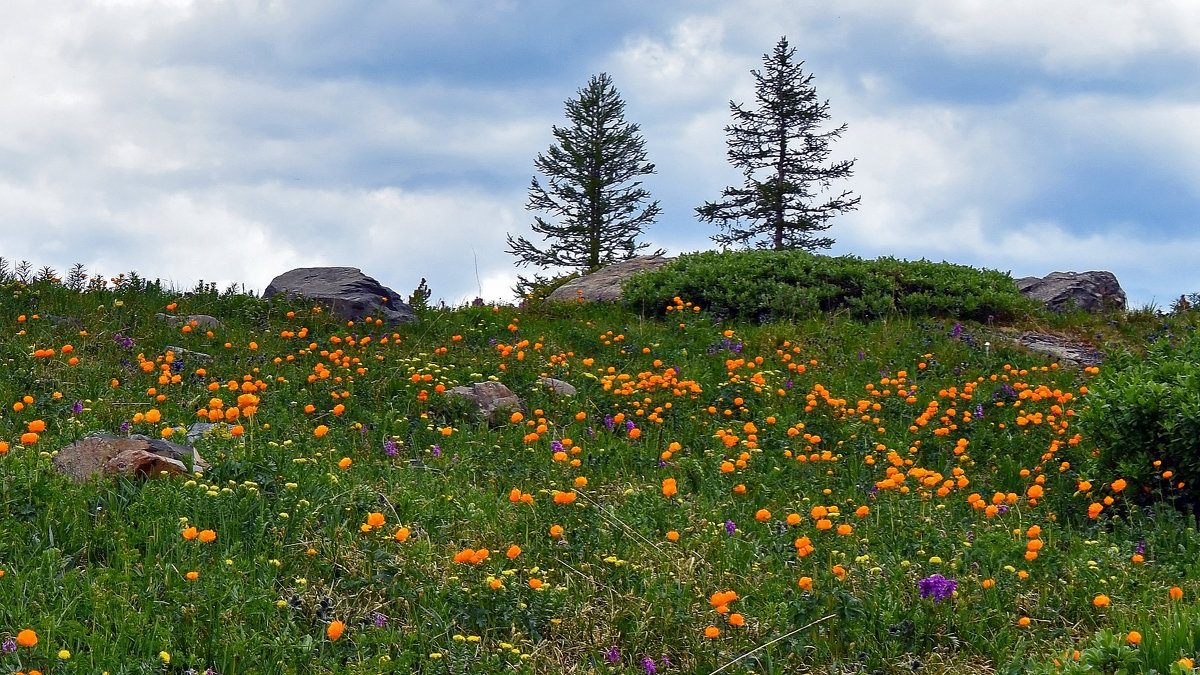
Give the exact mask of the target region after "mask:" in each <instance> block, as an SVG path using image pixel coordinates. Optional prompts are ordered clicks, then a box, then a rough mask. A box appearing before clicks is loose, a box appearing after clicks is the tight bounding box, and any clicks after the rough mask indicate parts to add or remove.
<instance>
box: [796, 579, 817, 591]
mask: <svg viewBox="0 0 1200 675" xmlns="http://www.w3.org/2000/svg"><path fill="white" fill-rule="evenodd" d="M797 585H798V586H800V588H802V589H803V590H806V591H811V590H812V585H813V580H812V577H800V581H799V582H798V583H797Z"/></svg>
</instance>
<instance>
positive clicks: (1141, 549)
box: [1134, 541, 1146, 555]
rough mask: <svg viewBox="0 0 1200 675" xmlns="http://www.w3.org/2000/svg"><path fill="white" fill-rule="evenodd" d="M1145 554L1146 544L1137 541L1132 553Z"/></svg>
mask: <svg viewBox="0 0 1200 675" xmlns="http://www.w3.org/2000/svg"><path fill="white" fill-rule="evenodd" d="M1145 552H1146V542H1144V541H1139V542H1138V543H1137V547H1136V549H1135V550H1134V553H1137V554H1138V555H1143V554H1144V553H1145Z"/></svg>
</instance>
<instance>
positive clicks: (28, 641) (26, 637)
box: [17, 628, 38, 647]
mask: <svg viewBox="0 0 1200 675" xmlns="http://www.w3.org/2000/svg"><path fill="white" fill-rule="evenodd" d="M37 642H38V638H37V633H35V632H33V631H32V630H30V629H28V628H26V629H25V630H23V631H21V632H20V633H17V644H19V645H21V646H22V647H32V646H34V645H36V644H37Z"/></svg>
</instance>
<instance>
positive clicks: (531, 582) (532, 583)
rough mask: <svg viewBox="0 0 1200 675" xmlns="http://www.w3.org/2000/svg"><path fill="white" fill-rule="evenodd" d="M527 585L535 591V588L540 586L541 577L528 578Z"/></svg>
mask: <svg viewBox="0 0 1200 675" xmlns="http://www.w3.org/2000/svg"><path fill="white" fill-rule="evenodd" d="M529 587H530V588H532V589H533V590H535V591H536V590H537V589H539V588H541V587H542V580H541V579H530V580H529Z"/></svg>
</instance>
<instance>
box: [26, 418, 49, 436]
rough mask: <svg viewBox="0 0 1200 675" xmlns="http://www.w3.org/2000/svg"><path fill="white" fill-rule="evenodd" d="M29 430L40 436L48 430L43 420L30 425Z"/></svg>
mask: <svg viewBox="0 0 1200 675" xmlns="http://www.w3.org/2000/svg"><path fill="white" fill-rule="evenodd" d="M29 430H30V431H32V432H34V433H39V434H40V433H42V432H43V431H45V430H46V423H45V422H44V421H42V420H34V421H32V422H30V423H29Z"/></svg>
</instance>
